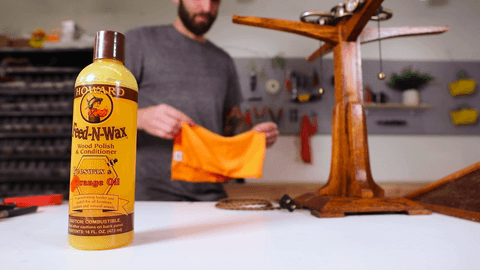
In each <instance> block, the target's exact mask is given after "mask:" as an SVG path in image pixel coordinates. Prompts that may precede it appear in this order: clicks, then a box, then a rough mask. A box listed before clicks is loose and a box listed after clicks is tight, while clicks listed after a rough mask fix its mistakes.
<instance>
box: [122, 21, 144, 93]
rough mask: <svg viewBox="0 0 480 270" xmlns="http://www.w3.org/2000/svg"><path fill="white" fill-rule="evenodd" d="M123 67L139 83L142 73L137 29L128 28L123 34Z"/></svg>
mask: <svg viewBox="0 0 480 270" xmlns="http://www.w3.org/2000/svg"><path fill="white" fill-rule="evenodd" d="M125 67H126V68H127V69H128V70H130V72H132V74H133V76H134V77H135V79H136V80H137V82H138V84H139V85H140V83H141V80H142V73H143V54H142V43H141V37H140V35H139V34H138V31H134V30H130V31H128V32H127V33H126V34H125Z"/></svg>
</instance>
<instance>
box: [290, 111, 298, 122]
mask: <svg viewBox="0 0 480 270" xmlns="http://www.w3.org/2000/svg"><path fill="white" fill-rule="evenodd" d="M290 122H293V123H296V122H298V109H290Z"/></svg>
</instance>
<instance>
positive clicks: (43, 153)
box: [0, 48, 93, 198]
mask: <svg viewBox="0 0 480 270" xmlns="http://www.w3.org/2000/svg"><path fill="white" fill-rule="evenodd" d="M92 56H93V48H61V49H31V48H0V61H1V66H0V198H3V197H7V196H8V197H11V196H27V195H41V194H54V193H61V194H64V195H67V194H68V185H69V171H70V148H71V123H72V103H73V93H74V82H75V79H76V76H77V75H78V73H79V72H80V70H81V69H82V68H83V67H85V66H86V65H88V64H89V63H91V60H92Z"/></svg>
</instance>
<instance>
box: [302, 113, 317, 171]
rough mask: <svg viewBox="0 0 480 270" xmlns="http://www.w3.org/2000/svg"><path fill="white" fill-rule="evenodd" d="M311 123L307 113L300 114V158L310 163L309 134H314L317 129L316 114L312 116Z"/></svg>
mask: <svg viewBox="0 0 480 270" xmlns="http://www.w3.org/2000/svg"><path fill="white" fill-rule="evenodd" d="M312 122H313V124H311V123H310V120H309V119H308V115H306V114H304V115H303V116H302V124H301V130H300V140H301V144H302V146H301V156H302V160H303V162H305V163H312V154H311V150H310V136H312V135H313V134H315V133H316V132H317V130H318V123H317V116H316V115H314V116H313V117H312Z"/></svg>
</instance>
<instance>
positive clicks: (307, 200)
mask: <svg viewBox="0 0 480 270" xmlns="http://www.w3.org/2000/svg"><path fill="white" fill-rule="evenodd" d="M382 2H383V0H366V1H365V3H364V4H363V5H362V6H361V8H360V9H359V10H357V11H355V12H354V13H353V15H352V16H351V17H350V18H348V19H345V20H342V21H340V22H338V23H337V24H336V25H335V26H330V25H319V24H313V23H308V22H295V21H288V20H280V19H269V18H258V17H240V16H237V15H233V22H234V23H237V24H244V25H250V26H256V27H262V28H267V29H274V30H280V31H284V32H290V33H295V34H299V35H303V36H307V37H311V38H315V39H318V40H320V41H324V42H325V44H324V45H323V46H321V47H320V48H319V49H318V50H317V51H316V52H315V53H313V54H312V55H311V56H310V57H309V58H307V60H308V61H313V60H315V59H316V58H317V57H321V56H323V55H324V54H326V53H328V52H330V51H332V50H333V59H334V75H335V106H334V108H333V120H332V141H333V142H332V160H331V167H330V176H329V179H328V182H327V184H326V185H325V186H323V187H322V188H320V189H319V190H318V191H317V192H316V193H307V194H304V195H301V196H299V197H297V198H295V199H294V200H295V201H296V202H297V204H299V206H301V207H304V208H308V209H310V210H311V212H312V214H313V215H315V216H317V217H341V216H344V215H345V213H377V212H378V213H379V212H406V213H408V214H414V215H419V214H430V213H431V212H430V210H427V209H425V208H423V207H422V206H421V205H420V204H418V203H415V202H413V201H411V200H409V199H406V198H390V197H384V190H383V189H382V188H381V187H380V186H378V185H377V184H376V183H375V182H374V181H373V178H372V173H371V171H370V159H369V153H368V140H367V125H366V116H365V109H364V106H363V84H362V63H361V55H360V54H361V53H360V45H361V44H362V43H366V42H371V41H376V40H381V39H386V38H393V37H400V36H412V35H427V34H439V33H443V32H445V31H447V30H448V29H449V27H399V28H381V29H380V35H379V30H378V29H371V28H365V25H366V24H367V22H368V21H369V20H370V18H371V17H372V16H373V15H374V14H375V12H376V11H377V9H378V8H379V7H380V5H381V3H382ZM364 28H365V29H364Z"/></svg>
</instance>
